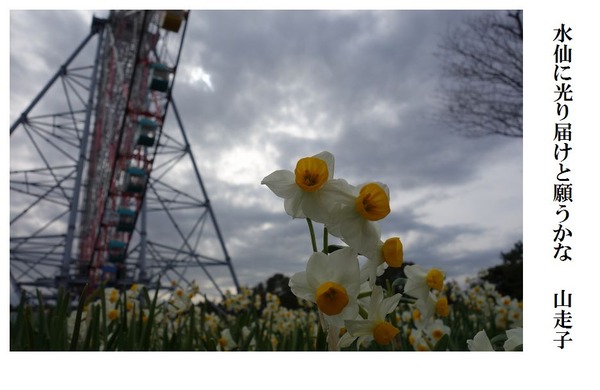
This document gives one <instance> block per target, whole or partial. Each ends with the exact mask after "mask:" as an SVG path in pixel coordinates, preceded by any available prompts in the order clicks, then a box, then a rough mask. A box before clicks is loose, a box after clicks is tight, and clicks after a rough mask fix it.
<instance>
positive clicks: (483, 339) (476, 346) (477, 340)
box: [467, 330, 494, 351]
mask: <svg viewBox="0 0 600 390" xmlns="http://www.w3.org/2000/svg"><path fill="white" fill-rule="evenodd" d="M467 347H468V348H469V351H493V350H494V348H493V347H492V343H491V342H490V339H489V338H488V336H487V334H486V333H485V330H481V331H479V332H477V334H476V335H475V337H473V340H467Z"/></svg>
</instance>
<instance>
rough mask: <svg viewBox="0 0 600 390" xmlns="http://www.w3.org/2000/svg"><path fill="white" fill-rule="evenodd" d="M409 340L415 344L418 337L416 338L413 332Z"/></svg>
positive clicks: (411, 343)
mask: <svg viewBox="0 0 600 390" xmlns="http://www.w3.org/2000/svg"><path fill="white" fill-rule="evenodd" d="M408 342H409V343H410V345H415V343H416V342H417V339H415V336H414V335H412V334H411V335H410V336H408Z"/></svg>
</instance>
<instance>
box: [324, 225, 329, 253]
mask: <svg viewBox="0 0 600 390" xmlns="http://www.w3.org/2000/svg"><path fill="white" fill-rule="evenodd" d="M328 240H329V232H328V231H327V228H326V227H323V253H325V254H326V255H327V254H328V253H329V242H328Z"/></svg>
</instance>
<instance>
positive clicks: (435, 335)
mask: <svg viewBox="0 0 600 390" xmlns="http://www.w3.org/2000/svg"><path fill="white" fill-rule="evenodd" d="M443 335H444V331H443V330H441V329H434V330H433V332H431V337H433V339H434V340H436V341H437V340H439V339H441V338H442V336H443Z"/></svg>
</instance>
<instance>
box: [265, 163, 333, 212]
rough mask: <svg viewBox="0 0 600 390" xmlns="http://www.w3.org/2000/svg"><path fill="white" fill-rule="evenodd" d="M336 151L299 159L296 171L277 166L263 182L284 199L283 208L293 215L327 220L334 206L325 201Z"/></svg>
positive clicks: (331, 177)
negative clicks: (330, 208) (279, 168)
mask: <svg viewBox="0 0 600 390" xmlns="http://www.w3.org/2000/svg"><path fill="white" fill-rule="evenodd" d="M333 169H334V157H333V154H331V153H330V152H327V151H323V152H321V153H319V154H316V155H314V156H312V157H304V158H301V159H300V160H298V163H297V164H296V169H295V170H294V172H292V171H288V170H283V169H282V170H277V171H275V172H273V173H271V174H270V175H268V176H266V177H265V178H264V179H263V180H262V181H261V184H264V185H266V186H267V187H269V189H270V190H271V191H273V193H274V194H275V195H277V196H278V197H280V198H283V199H284V204H283V205H284V208H285V211H286V213H287V214H288V215H290V216H291V217H293V218H310V219H311V220H313V221H315V222H319V223H325V222H328V217H329V212H328V209H329V207H330V206H331V205H330V204H328V202H327V201H326V199H325V198H326V196H325V195H324V192H327V190H328V188H329V186H328V185H327V183H329V182H330V181H331V180H332V179H333Z"/></svg>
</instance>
